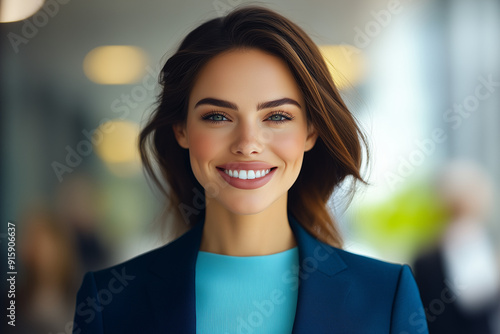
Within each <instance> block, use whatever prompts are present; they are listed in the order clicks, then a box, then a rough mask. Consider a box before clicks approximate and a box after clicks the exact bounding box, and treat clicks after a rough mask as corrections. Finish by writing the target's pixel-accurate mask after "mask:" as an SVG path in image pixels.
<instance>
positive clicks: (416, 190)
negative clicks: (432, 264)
mask: <svg viewBox="0 0 500 334" xmlns="http://www.w3.org/2000/svg"><path fill="white" fill-rule="evenodd" d="M428 180H429V178H426V179H425V180H414V181H410V180H408V182H407V185H406V187H404V188H402V189H400V190H399V191H398V192H395V193H394V194H393V195H392V196H389V197H387V198H385V199H384V200H383V201H380V202H377V203H370V204H365V203H359V204H358V207H357V208H356V210H355V212H356V219H353V225H352V231H353V233H354V235H355V236H356V239H359V240H360V241H361V242H363V243H365V244H367V245H369V246H371V247H373V248H374V249H375V250H376V251H377V252H379V253H380V254H381V256H383V257H386V258H392V259H397V260H400V261H404V262H411V261H412V260H413V259H414V258H415V256H416V255H417V254H418V253H420V252H421V251H422V250H423V249H425V248H429V247H431V246H432V245H434V244H435V243H436V241H437V240H438V238H439V236H440V235H441V234H442V232H443V230H444V227H445V226H446V222H447V221H448V214H447V212H446V210H445V209H444V207H443V206H442V205H441V203H440V200H439V198H438V197H437V195H436V194H435V192H434V189H433V187H432V185H431V184H430V182H429V181H428Z"/></svg>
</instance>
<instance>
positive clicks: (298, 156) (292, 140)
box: [272, 129, 306, 165]
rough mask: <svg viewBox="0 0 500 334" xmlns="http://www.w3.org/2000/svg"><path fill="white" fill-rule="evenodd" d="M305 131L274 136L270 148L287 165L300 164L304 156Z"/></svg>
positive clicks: (297, 130)
mask: <svg viewBox="0 0 500 334" xmlns="http://www.w3.org/2000/svg"><path fill="white" fill-rule="evenodd" d="M305 140H306V133H305V131H301V130H299V129H295V131H289V132H288V131H287V132H284V133H279V134H276V135H275V136H274V140H273V141H272V146H273V150H274V152H276V153H277V154H279V155H280V156H281V159H282V160H284V161H285V162H287V164H290V165H294V164H299V165H300V164H301V163H302V158H303V156H304V144H305Z"/></svg>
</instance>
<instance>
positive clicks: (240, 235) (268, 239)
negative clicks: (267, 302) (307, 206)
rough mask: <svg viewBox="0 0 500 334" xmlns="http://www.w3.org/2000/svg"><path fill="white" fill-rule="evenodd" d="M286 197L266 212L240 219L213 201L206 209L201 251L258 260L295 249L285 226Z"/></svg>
mask: <svg viewBox="0 0 500 334" xmlns="http://www.w3.org/2000/svg"><path fill="white" fill-rule="evenodd" d="M286 200H287V198H286V196H284V197H283V198H280V199H278V200H277V201H276V202H275V203H273V205H271V206H270V207H269V208H267V209H266V210H264V211H262V212H259V213H256V214H252V215H239V214H235V213H233V212H230V211H228V210H227V209H225V208H224V207H222V206H220V205H218V203H216V202H215V201H212V203H211V205H207V207H206V212H205V224H204V227H203V235H202V240H201V245H200V250H201V251H205V252H211V253H217V254H224V255H232V256H258V255H268V254H274V253H278V252H283V251H285V250H287V249H290V248H293V247H295V246H296V245H297V243H296V241H295V237H294V235H293V232H292V229H291V227H290V224H289V222H288V215H287V206H286Z"/></svg>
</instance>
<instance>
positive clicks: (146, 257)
mask: <svg viewBox="0 0 500 334" xmlns="http://www.w3.org/2000/svg"><path fill="white" fill-rule="evenodd" d="M192 230H193V229H191V230H189V231H187V232H185V233H184V234H183V235H181V236H180V237H178V238H177V239H175V240H173V241H171V242H169V243H168V244H166V245H163V246H159V247H157V248H154V249H152V250H150V251H147V252H145V253H142V254H139V255H137V256H135V257H133V258H131V259H128V260H126V261H122V262H120V263H117V264H115V265H112V266H109V267H106V268H103V269H100V270H96V271H93V272H88V273H87V274H86V276H89V275H90V276H93V278H94V279H95V280H96V282H109V281H110V280H111V279H113V278H116V277H128V278H129V279H132V277H133V279H134V280H137V281H142V280H144V279H148V278H149V274H151V273H152V271H155V270H157V269H158V265H159V264H161V265H165V266H172V265H175V264H176V263H177V262H180V257H181V256H182V255H183V254H184V253H185V251H186V249H187V248H188V247H189V246H190V241H189V238H190V235H191V234H192ZM122 281H123V280H122Z"/></svg>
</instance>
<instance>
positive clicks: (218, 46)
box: [138, 6, 368, 248]
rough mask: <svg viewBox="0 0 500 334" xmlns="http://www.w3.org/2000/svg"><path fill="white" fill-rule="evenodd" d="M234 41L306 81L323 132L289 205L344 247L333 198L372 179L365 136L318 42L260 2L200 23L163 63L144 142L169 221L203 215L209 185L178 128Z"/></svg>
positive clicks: (311, 116)
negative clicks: (345, 184) (209, 69)
mask: <svg viewBox="0 0 500 334" xmlns="http://www.w3.org/2000/svg"><path fill="white" fill-rule="evenodd" d="M236 48H256V49H259V50H262V51H265V52H267V53H270V54H273V55H275V56H277V57H279V58H281V59H283V60H284V61H285V62H286V64H287V65H288V67H289V69H290V71H291V72H292V74H293V76H294V78H295V80H296V82H297V84H298V86H299V87H300V89H301V91H302V94H303V96H304V101H305V104H306V115H307V123H308V124H309V122H311V123H312V124H313V126H314V128H315V129H316V131H317V133H318V139H317V140H316V143H315V145H314V147H313V148H312V149H311V150H309V151H307V152H305V153H304V159H303V165H302V169H301V171H300V173H299V176H298V178H297V180H296V182H295V183H294V184H293V186H292V187H291V188H290V190H289V191H288V203H287V207H288V211H289V212H291V213H292V214H293V216H294V217H295V218H296V219H297V220H298V221H299V222H300V223H301V224H302V226H303V227H304V228H305V229H306V230H308V231H309V232H310V233H311V234H313V235H315V236H316V237H317V238H318V239H319V240H321V241H323V242H326V243H328V244H330V245H332V246H335V247H339V248H340V247H342V238H341V235H340V233H339V230H338V227H337V224H336V223H335V219H334V217H333V214H332V213H331V211H330V210H329V206H328V201H329V199H330V197H331V195H332V193H333V191H334V190H335V188H336V187H337V186H339V185H340V184H341V183H342V181H344V179H346V177H348V176H351V177H352V181H354V182H352V184H356V182H357V181H361V182H363V183H366V182H365V180H363V178H362V177H361V175H360V168H361V164H362V149H363V147H362V144H364V147H365V148H366V149H367V150H366V153H367V155H366V157H367V158H368V146H367V141H366V137H365V135H364V134H363V132H362V131H361V129H360V127H359V125H358V123H357V121H356V119H355V118H354V116H353V115H352V114H351V112H350V111H349V110H348V108H347V107H346V105H345V103H344V101H343V100H342V98H341V96H340V94H339V91H338V89H337V87H336V86H335V83H334V82H333V80H332V76H331V74H330V72H329V70H328V68H327V65H326V63H325V61H324V59H323V57H322V54H321V53H320V51H319V49H318V47H317V46H316V44H315V43H314V42H313V41H312V40H311V39H310V37H309V36H308V35H307V34H306V33H305V32H304V31H303V30H302V29H301V28H300V27H299V26H297V25H296V24H294V23H293V22H291V21H290V20H289V19H287V18H285V17H283V16H282V15H280V14H278V13H276V12H274V11H272V10H269V9H267V8H264V7H260V6H246V7H239V8H236V9H235V10H233V11H232V12H230V13H229V14H227V15H225V16H223V17H219V18H215V19H211V20H209V21H207V22H205V23H203V24H201V25H200V26H198V27H197V28H195V29H194V30H193V31H191V32H190V33H189V34H188V35H187V36H186V37H185V38H184V40H183V41H182V43H181V44H180V46H179V48H178V49H177V51H176V52H175V54H173V55H172V56H171V57H170V58H169V59H168V60H167V61H166V63H165V65H164V66H163V68H162V70H161V73H160V77H159V83H160V85H161V92H160V94H159V96H158V100H157V104H156V108H155V110H154V111H153V113H152V114H151V115H150V117H149V119H148V122H147V124H146V125H145V127H144V128H143V129H142V131H141V133H140V135H139V143H138V145H139V150H140V155H141V160H142V163H143V166H144V169H145V171H146V173H147V175H148V176H150V177H151V178H152V180H153V181H154V183H155V185H156V186H158V187H159V189H160V190H161V191H162V193H163V194H164V195H165V196H166V199H167V203H166V204H167V205H166V206H165V211H164V213H166V212H168V214H170V215H173V217H174V219H172V222H171V223H170V224H174V225H176V226H171V228H172V227H173V228H174V229H175V228H177V229H178V230H182V229H183V228H182V226H179V225H184V231H185V230H187V229H189V228H191V227H192V226H194V225H195V224H196V223H197V222H198V221H199V218H201V217H202V216H204V214H205V210H204V202H203V201H204V189H203V188H202V186H201V185H200V184H199V182H198V181H197V180H196V178H195V176H194V174H193V172H192V169H191V165H190V161H189V151H188V150H187V149H184V148H182V147H181V146H180V145H179V144H178V142H177V141H176V139H175V135H174V132H173V129H172V127H173V125H174V124H185V122H186V119H187V111H188V100H189V96H190V92H191V89H192V87H193V85H194V82H195V80H196V76H197V74H198V73H199V71H200V69H201V68H202V67H203V66H204V65H205V64H206V63H207V62H208V61H210V59H212V58H214V57H215V56H217V55H218V54H221V53H222V52H225V51H228V50H231V49H236ZM367 160H368V159H367ZM154 164H155V165H156V166H155V165H154ZM155 167H156V168H155ZM164 181H166V182H167V184H165V183H164ZM352 189H354V188H351V190H352ZM351 198H352V197H351Z"/></svg>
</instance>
